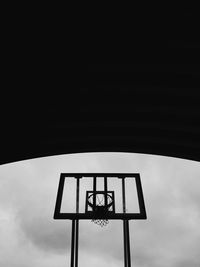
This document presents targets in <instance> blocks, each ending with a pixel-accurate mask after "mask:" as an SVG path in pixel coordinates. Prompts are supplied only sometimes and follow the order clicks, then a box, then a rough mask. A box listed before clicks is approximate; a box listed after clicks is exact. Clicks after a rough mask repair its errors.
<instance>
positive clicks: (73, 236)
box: [71, 220, 75, 267]
mask: <svg viewBox="0 0 200 267" xmlns="http://www.w3.org/2000/svg"><path fill="white" fill-rule="evenodd" d="M74 245H75V220H72V234H71V267H74V249H75V247H74Z"/></svg>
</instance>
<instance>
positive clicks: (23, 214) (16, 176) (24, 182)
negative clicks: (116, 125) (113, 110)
mask: <svg viewBox="0 0 200 267" xmlns="http://www.w3.org/2000/svg"><path fill="white" fill-rule="evenodd" d="M60 172H140V173H141V179H142V185H143V190H144V196H145V202H146V209H147V216H148V219H147V220H146V221H133V222H132V221H131V222H130V235H131V247H132V251H131V252H132V260H133V264H134V266H136V267H139V266H140V267H146V266H148V267H158V266H159V267H160V266H162V267H165V266H166V267H168V266H171V267H175V266H176V267H177V266H191V267H196V266H199V263H200V256H199V250H200V241H199V240H200V230H199V221H200V205H199V203H200V194H199V188H200V179H199V175H200V165H199V163H197V162H192V161H187V160H180V159H173V158H167V157H159V156H151V155H142V154H138V155H137V154H128V153H116V154H113V153H106V154H105V153H100V154H98V153H97V154H95V153H91V154H82V155H78V154H77V155H71V156H70V155H68V156H60V157H49V158H41V159H35V160H31V161H23V162H19V163H15V164H7V165H4V166H1V168H0V177H1V180H0V231H1V233H4V235H1V241H0V248H1V252H0V253H1V257H0V258H1V261H0V263H1V266H5V267H7V266H9V267H12V266H13V267H14V266H15V267H17V266H23V265H24V266H30V267H35V266H39V267H46V266H51V267H54V266H56V267H58V266H60V267H61V266H64V263H65V262H66V261H69V258H70V242H71V222H70V221H55V220H53V212H54V205H55V198H56V193H57V192H56V191H57V186H58V181H59V174H60ZM8 248H10V249H8ZM11 253H12V254H15V256H13V257H11ZM36 259H37V262H36ZM80 261H81V262H82V264H83V266H86V265H84V263H85V264H86V262H87V263H88V264H87V266H95V267H99V266H104V267H107V266H117V267H118V266H122V264H123V238H122V223H121V222H113V221H112V222H110V224H109V225H108V227H107V228H105V229H102V228H100V227H98V226H96V225H94V224H92V223H91V222H87V221H85V222H81V223H80ZM18 262H19V264H18ZM27 262H28V263H29V265H27ZM56 262H57V265H56ZM9 263H10V265H9ZM17 264H18V265H17ZM106 264H107V265H106Z"/></svg>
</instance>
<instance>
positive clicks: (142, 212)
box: [54, 173, 147, 220]
mask: <svg viewBox="0 0 200 267" xmlns="http://www.w3.org/2000/svg"><path fill="white" fill-rule="evenodd" d="M68 177H69V178H75V179H77V190H79V184H80V179H81V178H88V177H89V178H91V177H107V178H112V177H113V178H119V179H122V180H123V181H122V184H123V182H124V180H125V179H126V178H133V179H135V183H136V189H137V197H138V204H139V212H138V213H126V212H125V211H124V212H122V213H110V214H107V215H106V218H104V217H99V219H108V220H119V219H121V220H138V219H139V220H141V219H143V220H144V219H146V218H147V216H146V209H145V203H144V197H143V191H142V185H141V180H140V174H139V173H61V174H60V181H59V185H58V192H57V198H56V205H55V211H54V219H56V220H63V219H66V220H67V219H68V220H77V219H78V220H79V219H81V220H90V219H94V216H93V215H92V213H79V209H78V205H79V199H76V201H77V203H76V206H77V209H76V212H75V213H63V212H61V204H62V198H63V190H64V186H65V180H66V178H68ZM102 216H103V215H102Z"/></svg>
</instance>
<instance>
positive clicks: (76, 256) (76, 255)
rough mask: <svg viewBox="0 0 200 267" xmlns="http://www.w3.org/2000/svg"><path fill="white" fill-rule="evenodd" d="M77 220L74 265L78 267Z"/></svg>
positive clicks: (77, 224) (77, 223)
mask: <svg viewBox="0 0 200 267" xmlns="http://www.w3.org/2000/svg"><path fill="white" fill-rule="evenodd" d="M78 241H79V220H76V246H75V267H78Z"/></svg>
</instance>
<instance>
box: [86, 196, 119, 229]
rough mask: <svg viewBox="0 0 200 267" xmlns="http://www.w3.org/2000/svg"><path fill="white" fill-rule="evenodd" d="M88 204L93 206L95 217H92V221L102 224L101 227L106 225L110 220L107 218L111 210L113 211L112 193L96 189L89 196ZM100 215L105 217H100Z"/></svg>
mask: <svg viewBox="0 0 200 267" xmlns="http://www.w3.org/2000/svg"><path fill="white" fill-rule="evenodd" d="M87 204H88V206H89V207H91V208H92V211H93V213H94V216H95V217H96V218H95V219H92V222H94V223H96V224H97V225H100V226H101V227H103V226H106V225H107V224H108V223H109V221H108V219H106V217H107V215H108V213H109V212H112V211H113V206H114V198H113V195H112V194H109V193H105V192H100V191H96V192H95V193H92V194H90V195H89V196H88V198H87ZM98 217H100V218H101V217H104V219H100V218H98Z"/></svg>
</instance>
